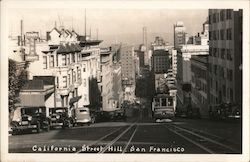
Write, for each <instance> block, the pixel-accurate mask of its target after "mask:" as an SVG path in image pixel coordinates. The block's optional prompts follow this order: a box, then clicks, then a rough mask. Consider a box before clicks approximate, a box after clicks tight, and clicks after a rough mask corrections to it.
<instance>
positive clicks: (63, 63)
mask: <svg viewBox="0 0 250 162" xmlns="http://www.w3.org/2000/svg"><path fill="white" fill-rule="evenodd" d="M66 65H67V64H66V55H62V66H66Z"/></svg>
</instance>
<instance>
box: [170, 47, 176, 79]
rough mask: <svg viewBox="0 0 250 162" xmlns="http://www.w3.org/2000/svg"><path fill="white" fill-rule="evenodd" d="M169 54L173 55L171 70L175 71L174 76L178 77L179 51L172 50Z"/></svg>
mask: <svg viewBox="0 0 250 162" xmlns="http://www.w3.org/2000/svg"><path fill="white" fill-rule="evenodd" d="M169 53H170V55H171V59H172V60H171V63H172V64H171V69H172V71H173V74H174V75H175V76H176V74H177V50H174V49H170V50H169Z"/></svg>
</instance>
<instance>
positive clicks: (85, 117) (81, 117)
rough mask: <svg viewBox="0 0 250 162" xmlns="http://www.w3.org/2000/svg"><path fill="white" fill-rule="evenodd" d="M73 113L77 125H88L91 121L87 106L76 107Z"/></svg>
mask: <svg viewBox="0 0 250 162" xmlns="http://www.w3.org/2000/svg"><path fill="white" fill-rule="evenodd" d="M75 115H76V124H77V125H82V124H87V125H90V123H92V119H91V114H90V110H89V108H87V107H81V108H76V110H75Z"/></svg>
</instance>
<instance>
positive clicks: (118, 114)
mask: <svg viewBox="0 0 250 162" xmlns="http://www.w3.org/2000/svg"><path fill="white" fill-rule="evenodd" d="M117 120H122V121H126V120H127V116H126V112H125V110H124V109H119V110H116V111H114V116H113V121H117Z"/></svg>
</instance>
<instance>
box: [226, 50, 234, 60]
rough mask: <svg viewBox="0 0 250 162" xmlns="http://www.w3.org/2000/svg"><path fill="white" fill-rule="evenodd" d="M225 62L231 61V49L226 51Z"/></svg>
mask: <svg viewBox="0 0 250 162" xmlns="http://www.w3.org/2000/svg"><path fill="white" fill-rule="evenodd" d="M227 60H230V61H231V60H233V59H232V49H227Z"/></svg>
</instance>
